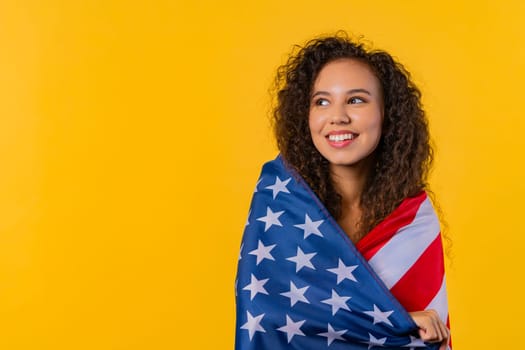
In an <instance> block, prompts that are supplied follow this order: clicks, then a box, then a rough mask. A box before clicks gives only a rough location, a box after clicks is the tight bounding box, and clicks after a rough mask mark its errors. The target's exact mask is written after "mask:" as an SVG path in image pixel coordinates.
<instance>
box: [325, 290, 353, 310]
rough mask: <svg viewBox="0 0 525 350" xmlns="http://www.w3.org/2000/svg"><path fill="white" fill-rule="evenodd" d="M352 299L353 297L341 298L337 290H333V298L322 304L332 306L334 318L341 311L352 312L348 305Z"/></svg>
mask: <svg viewBox="0 0 525 350" xmlns="http://www.w3.org/2000/svg"><path fill="white" fill-rule="evenodd" d="M351 298H352V297H346V296H340V295H339V294H337V292H336V291H335V290H333V289H332V297H331V298H329V299H326V300H321V302H322V303H325V304H328V305H331V306H332V316H333V315H335V313H336V312H337V311H339V309H344V310H348V311H352V310H350V308H349V307H348V305H346V302H347V301H348V300H349V299H351Z"/></svg>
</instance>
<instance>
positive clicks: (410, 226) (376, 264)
mask: <svg viewBox="0 0 525 350" xmlns="http://www.w3.org/2000/svg"><path fill="white" fill-rule="evenodd" d="M420 197H421V198H422V200H420V199H421V198H420ZM417 198H418V201H419V202H418V203H419V204H418V205H413V204H412V205H409V206H408V207H409V208H408V209H410V210H412V211H410V210H406V209H407V208H405V207H403V204H402V205H401V206H400V207H399V208H398V209H396V211H395V212H394V213H393V215H391V217H392V219H391V220H389V218H390V217H389V218H387V219H386V220H384V221H383V222H382V223H381V224H380V225H378V227H376V228H375V229H374V230H375V231H377V232H375V233H374V232H370V233H369V234H368V235H367V236H365V238H364V239H363V240H362V241H360V242H359V245H360V246H359V248H360V250H361V251H362V253H363V254H362V253H361V252H360V251H359V250H358V249H357V248H356V246H354V244H353V243H352V242H351V241H350V240H349V239H348V237H347V236H346V234H345V233H344V232H343V231H342V230H341V229H340V227H339V226H338V225H337V223H336V222H335V220H334V219H333V217H332V216H331V215H330V214H329V213H328V211H327V210H326V209H325V208H324V206H323V205H322V203H321V202H320V201H319V200H318V199H317V197H316V196H315V195H314V193H313V192H312V191H311V189H310V188H309V187H308V186H307V185H306V184H305V182H304V181H303V180H302V179H301V178H300V177H299V176H298V175H297V174H295V173H293V171H292V170H290V169H288V168H287V167H286V166H285V165H284V163H283V161H282V159H281V157H280V156H278V157H277V158H276V159H275V160H273V161H271V162H268V163H266V164H265V165H264V166H263V170H262V173H261V176H260V178H259V181H258V182H257V185H256V188H255V192H254V195H253V199H252V203H251V208H250V212H249V215H248V220H247V222H246V227H245V231H244V235H243V240H242V244H241V249H240V255H239V264H238V271H237V279H236V282H235V284H236V288H235V292H236V293H235V294H236V301H237V322H236V339H235V348H236V350H251V349H271V350H278V349H347V350H348V349H375V348H377V349H381V348H382V349H411V348H412V349H416V348H432V349H434V348H435V349H437V348H438V347H439V344H433V345H431V344H425V343H423V342H422V341H421V340H420V339H418V338H417V337H416V336H417V326H416V325H415V324H414V322H413V320H412V319H411V317H410V316H409V315H408V313H407V311H406V306H405V307H403V306H402V305H401V304H400V302H399V301H398V299H396V297H398V296H397V295H396V296H394V295H395V293H394V292H395V290H394V289H395V288H396V286H399V285H400V281H401V282H403V279H404V278H408V280H407V281H406V282H407V283H406V284H408V282H410V281H412V280H413V278H412V279H410V277H406V276H410V274H407V271H411V269H412V268H413V266H414V264H415V265H417V263H418V260H419V259H420V257H421V256H425V252H426V250H427V248H428V246H429V245H430V246H431V245H432V243H433V242H434V241H435V237H434V240H430V243H428V244H427V241H429V239H428V238H427V239H426V240H425V239H422V238H420V236H421V235H423V236H427V235H429V234H427V233H426V232H433V231H435V229H436V227H435V225H436V224H437V232H433V234H434V236H435V235H436V234H437V237H439V223H437V219H436V217H435V214H434V212H433V210H432V208H431V206H430V207H429V205H430V204H429V202H428V199H427V198H426V195H424V194H422V195H421V196H419V197H417ZM404 203H405V202H404ZM425 203H426V204H425ZM405 206H406V205H405ZM414 208H416V209H415V210H414ZM421 208H423V209H424V210H423V211H421ZM396 212H399V213H400V214H402V215H395V214H396ZM405 212H410V213H414V215H413V216H412V220H410V218H409V215H408V216H407V215H405V214H404V213H405ZM420 212H421V213H422V215H419V214H420ZM423 214H424V215H423ZM418 215H419V216H418ZM398 216H401V217H402V218H403V219H399V218H398ZM396 225H397V226H396ZM429 227H430V229H428V228H429ZM392 228H396V229H395V230H394V234H390V232H391V231H392ZM374 230H373V231H374ZM396 232H397V233H402V234H396ZM420 232H424V234H421V233H420ZM372 234H373V235H372ZM401 236H405V237H406V238H407V239H406V240H400V239H399V237H401ZM374 237H375V239H374ZM365 239H366V240H365ZM398 241H399V242H398ZM420 241H424V242H420ZM439 244H441V243H440V242H439ZM414 245H415V246H416V247H417V249H416V250H414V249H413V246H414ZM425 245H426V247H425ZM440 247H441V246H439V249H441V248H440ZM434 250H436V249H434ZM440 254H441V251H440ZM367 260H369V261H367ZM425 261H426V260H425ZM432 273H433V272H432ZM438 279H439V281H440V282H441V281H442V282H441V284H442V286H439V287H438V288H437V290H435V291H432V292H429V291H427V290H425V289H424V288H423V289H418V288H419V287H420V284H421V283H419V284H417V283H416V285H417V288H415V289H414V293H412V294H409V295H411V297H409V299H411V298H416V299H418V300H419V299H420V298H419V297H418V296H417V295H419V294H420V293H422V294H424V295H425V300H427V299H429V298H430V299H429V300H430V301H429V302H428V303H427V304H426V305H425V307H422V308H420V309H419V310H422V309H425V308H426V307H428V306H433V307H435V308H438V309H439V310H438V312H439V314H440V316H441V317H444V319H446V317H447V315H448V312H447V310H446V290H445V288H444V276H443V274H442V276H440V278H438ZM435 284H436V283H434V284H433V285H435ZM390 288H392V291H391V290H390ZM401 292H402V291H399V292H398V294H399V295H401V294H403V293H401ZM434 292H435V293H434ZM431 294H433V295H432V296H431V297H429V295H431ZM419 303H420V302H419ZM416 306H417V307H419V304H418V303H416V305H414V307H416Z"/></svg>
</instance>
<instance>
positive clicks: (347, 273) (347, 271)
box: [326, 259, 358, 284]
mask: <svg viewBox="0 0 525 350" xmlns="http://www.w3.org/2000/svg"><path fill="white" fill-rule="evenodd" d="M357 266H358V265H352V266H346V265H345V264H344V263H343V260H341V259H339V265H338V266H337V267H334V268H333V269H326V270H327V271H330V272H332V273H335V274H336V275H337V284H339V283H341V282H343V281H344V280H345V278H346V279H349V280H351V281H354V282H357V280H356V279H355V277H354V275H353V274H352V271H354V270H355V269H357Z"/></svg>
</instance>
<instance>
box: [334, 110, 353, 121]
mask: <svg viewBox="0 0 525 350" xmlns="http://www.w3.org/2000/svg"><path fill="white" fill-rule="evenodd" d="M350 120H351V119H350V116H349V115H348V113H347V111H346V109H345V108H344V107H340V108H334V111H333V115H332V119H331V123H332V124H349V123H350Z"/></svg>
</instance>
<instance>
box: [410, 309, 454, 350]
mask: <svg viewBox="0 0 525 350" xmlns="http://www.w3.org/2000/svg"><path fill="white" fill-rule="evenodd" d="M409 314H410V316H411V317H412V319H413V320H414V322H415V324H416V325H417V326H418V327H419V336H420V338H421V340H423V341H425V342H429V343H441V346H440V347H439V350H446V349H447V345H448V341H449V337H450V333H449V330H448V328H447V326H446V325H445V324H444V323H443V321H441V319H440V318H439V315H438V313H437V312H436V310H424V311H415V312H410V313H409Z"/></svg>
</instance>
